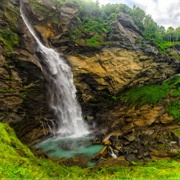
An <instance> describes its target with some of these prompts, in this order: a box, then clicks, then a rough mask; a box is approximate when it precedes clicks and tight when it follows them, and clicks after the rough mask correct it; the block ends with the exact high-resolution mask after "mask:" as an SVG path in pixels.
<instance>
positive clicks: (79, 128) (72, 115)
mask: <svg viewBox="0 0 180 180" xmlns="http://www.w3.org/2000/svg"><path fill="white" fill-rule="evenodd" d="M20 12H21V16H22V18H23V20H24V22H25V24H26V26H27V28H28V29H29V31H30V33H31V34H32V36H33V37H34V39H35V40H36V42H37V47H36V55H37V57H38V59H39V63H40V65H41V69H42V71H43V73H44V75H45V78H46V79H47V81H48V85H49V87H48V89H49V94H50V101H49V104H50V107H51V108H52V110H53V112H54V114H55V117H56V119H57V127H56V128H55V129H54V131H55V133H56V134H59V135H60V136H64V137H67V136H73V137H80V136H83V135H84V134H88V133H89V132H88V128H87V125H86V124H85V122H84V121H83V118H82V111H81V107H80V105H79V103H78V101H77V100H76V88H75V86H74V84H73V74H72V72H71V69H70V67H69V66H68V64H67V63H66V62H65V60H64V58H63V57H62V56H61V55H60V54H59V53H58V52H56V51H55V50H54V49H51V48H48V47H46V46H44V45H43V44H42V43H41V41H40V40H39V38H38V36H37V35H36V32H35V31H34V29H33V28H32V26H31V24H30V23H29V21H28V19H27V18H26V16H25V10H24V5H23V1H21V8H20Z"/></svg>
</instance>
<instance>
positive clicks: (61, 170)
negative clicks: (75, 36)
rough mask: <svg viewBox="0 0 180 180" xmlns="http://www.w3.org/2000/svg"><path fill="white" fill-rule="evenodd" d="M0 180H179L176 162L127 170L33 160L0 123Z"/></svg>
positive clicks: (32, 156)
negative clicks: (82, 166)
mask: <svg viewBox="0 0 180 180" xmlns="http://www.w3.org/2000/svg"><path fill="white" fill-rule="evenodd" d="M0 178H1V179H11V178H19V179H45V178H52V179H66V180H68V179H76V180H77V179H180V163H179V162H177V161H157V162H150V163H147V164H134V163H133V164H132V165H130V166H127V167H119V166H114V167H113V166H112V165H111V166H108V165H106V166H104V167H99V166H97V167H94V168H92V167H91V168H86V169H81V168H79V167H64V166H60V165H59V164H57V163H54V162H51V161H48V160H46V159H41V158H36V157H35V156H34V155H33V154H32V153H31V152H30V150H29V149H28V148H27V147H26V146H24V145H22V143H21V142H20V141H19V140H18V139H17V138H16V136H15V133H14V131H13V130H12V129H11V128H10V127H9V126H8V125H7V124H3V123H0Z"/></svg>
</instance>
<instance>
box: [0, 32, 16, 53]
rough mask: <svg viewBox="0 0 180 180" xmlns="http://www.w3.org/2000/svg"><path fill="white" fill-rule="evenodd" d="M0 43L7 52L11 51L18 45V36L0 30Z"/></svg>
mask: <svg viewBox="0 0 180 180" xmlns="http://www.w3.org/2000/svg"><path fill="white" fill-rule="evenodd" d="M0 41H2V42H3V44H4V46H5V48H6V49H7V50H9V51H12V50H13V47H14V46H16V45H19V37H18V35H17V34H16V33H14V32H12V31H11V30H10V29H3V30H1V29H0Z"/></svg>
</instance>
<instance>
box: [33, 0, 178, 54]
mask: <svg viewBox="0 0 180 180" xmlns="http://www.w3.org/2000/svg"><path fill="white" fill-rule="evenodd" d="M30 2H31V3H32V4H33V6H34V7H35V8H36V10H37V11H38V12H39V13H40V14H41V15H44V14H46V17H44V18H45V19H46V20H50V19H51V22H53V23H54V24H56V25H57V24H58V18H59V17H58V16H56V15H57V14H58V13H59V12H60V11H61V8H63V7H67V6H68V7H72V6H74V7H75V8H77V9H78V14H77V16H76V19H74V21H77V24H76V23H75V24H74V23H72V24H71V25H70V27H69V31H68V32H67V34H66V35H64V37H63V38H64V39H68V40H69V41H71V42H73V43H76V44H81V43H82V42H83V43H85V44H83V45H87V46H93V47H99V46H102V45H104V44H103V42H106V41H107V40H106V38H105V37H106V34H107V33H108V32H110V31H111V28H112V23H113V22H114V21H116V20H117V17H118V14H119V13H120V12H123V13H126V14H128V15H129V16H130V17H131V18H132V19H133V21H134V23H135V24H136V25H137V26H138V27H139V29H140V30H141V31H142V33H143V35H144V37H145V39H147V40H151V41H153V42H154V43H155V44H156V45H157V46H158V47H159V49H160V50H161V51H162V52H163V53H165V54H167V52H166V51H167V48H168V47H169V46H171V45H172V44H174V43H179V41H180V28H177V29H173V28H172V27H169V28H168V29H167V30H166V29H165V28H164V27H163V26H159V25H158V24H157V23H156V22H154V20H153V19H152V17H151V16H150V15H147V14H146V13H145V11H144V10H142V9H141V8H139V7H136V6H133V8H129V7H128V6H127V5H125V4H106V5H103V6H101V7H100V6H99V2H98V0H97V1H93V0H53V1H51V2H50V1H48V2H47V1H46V0H43V3H41V4H39V3H37V2H36V1H35V0H30ZM43 4H44V5H43ZM73 4H74V5H73ZM50 6H55V7H56V9H55V10H54V11H53V12H52V10H50V9H49V7H50ZM83 40H85V42H84V41H83ZM105 44H106V43H105ZM170 44H171V45H170Z"/></svg>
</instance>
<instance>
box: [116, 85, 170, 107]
mask: <svg viewBox="0 0 180 180" xmlns="http://www.w3.org/2000/svg"><path fill="white" fill-rule="evenodd" d="M169 91H170V88H169V87H168V86H162V85H148V86H143V87H135V88H132V89H130V90H128V91H127V92H125V93H123V94H122V95H121V96H119V97H118V99H120V100H121V101H123V102H127V103H129V104H130V105H131V106H133V105H137V106H143V105H144V104H152V105H155V104H156V103H157V102H159V101H160V100H161V99H163V98H164V97H166V95H167V94H168V92H169Z"/></svg>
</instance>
